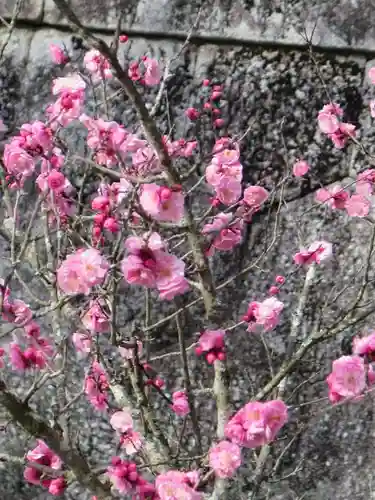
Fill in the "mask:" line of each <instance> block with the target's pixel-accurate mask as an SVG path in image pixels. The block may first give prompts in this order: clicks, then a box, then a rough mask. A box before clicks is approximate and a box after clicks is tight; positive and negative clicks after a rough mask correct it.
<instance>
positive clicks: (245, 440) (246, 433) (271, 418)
mask: <svg viewBox="0 0 375 500" xmlns="http://www.w3.org/2000/svg"><path fill="white" fill-rule="evenodd" d="M287 420H288V409H287V406H286V405H285V403H284V402H283V401H281V400H278V399H276V400H272V401H268V402H266V403H260V402H251V403H248V404H247V405H245V406H244V407H243V408H241V409H240V410H239V411H238V412H237V413H236V414H235V415H234V416H233V417H232V418H231V419H230V420H229V422H228V423H227V425H226V427H225V435H226V437H227V438H228V439H230V440H231V441H232V442H233V443H235V444H238V445H239V446H243V447H245V448H257V447H258V446H263V445H265V444H267V443H270V442H272V441H274V439H275V437H276V435H277V434H278V432H279V431H280V429H281V428H282V427H283V426H284V425H285V423H286V422H287Z"/></svg>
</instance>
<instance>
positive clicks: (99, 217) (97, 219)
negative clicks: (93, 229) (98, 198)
mask: <svg viewBox="0 0 375 500" xmlns="http://www.w3.org/2000/svg"><path fill="white" fill-rule="evenodd" d="M106 218H107V216H106V214H103V213H102V214H95V215H94V223H95V225H97V226H102V225H103V224H104V221H105V220H106Z"/></svg>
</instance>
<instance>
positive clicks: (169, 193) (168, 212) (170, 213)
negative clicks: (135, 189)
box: [139, 184, 184, 222]
mask: <svg viewBox="0 0 375 500" xmlns="http://www.w3.org/2000/svg"><path fill="white" fill-rule="evenodd" d="M139 202H140V204H141V207H142V208H143V210H144V211H145V212H146V213H147V214H149V215H150V216H151V217H153V218H154V219H155V220H159V221H169V222H180V221H181V219H182V217H183V215H184V195H183V194H182V192H181V191H179V190H173V189H170V188H168V187H166V186H158V185H157V184H144V185H143V187H142V192H141V195H140V197H139Z"/></svg>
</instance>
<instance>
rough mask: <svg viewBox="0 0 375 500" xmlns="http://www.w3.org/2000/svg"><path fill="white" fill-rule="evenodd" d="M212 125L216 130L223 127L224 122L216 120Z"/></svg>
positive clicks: (219, 119)
mask: <svg viewBox="0 0 375 500" xmlns="http://www.w3.org/2000/svg"><path fill="white" fill-rule="evenodd" d="M214 125H215V127H216V128H221V127H222V126H223V125H224V120H223V119H222V118H217V119H216V120H215V121H214Z"/></svg>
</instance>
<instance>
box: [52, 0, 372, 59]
mask: <svg viewBox="0 0 375 500" xmlns="http://www.w3.org/2000/svg"><path fill="white" fill-rule="evenodd" d="M70 5H71V6H72V7H73V9H74V12H75V13H76V14H77V15H79V16H80V17H81V18H82V19H83V21H84V22H85V24H86V25H87V26H90V27H94V28H97V29H104V30H108V29H114V28H115V27H116V24H117V19H118V17H119V15H120V14H121V15H122V16H123V26H124V29H125V30H126V29H127V28H128V29H129V28H130V29H135V30H141V31H145V32H155V31H156V32H160V33H165V34H168V33H169V34H171V33H173V32H184V31H185V32H187V31H189V30H190V28H191V26H192V25H193V24H194V21H195V19H196V16H197V13H198V11H199V8H200V7H201V8H202V15H201V22H200V24H199V27H198V30H197V33H199V34H201V35H207V36H223V37H229V38H236V39H239V40H243V41H261V42H262V41H263V42H277V43H286V44H288V43H289V44H297V45H303V44H305V40H304V35H305V33H307V35H308V37H311V35H312V33H314V37H313V43H315V44H317V45H319V46H325V47H341V48H343V47H354V48H366V49H369V50H373V48H374V41H375V34H374V29H373V25H374V5H373V2H372V0H335V1H328V0H315V1H313V2H311V1H309V0H293V1H292V0H289V1H285V2H284V1H281V0H267V1H264V0H250V1H248V0H204V1H202V0H193V1H190V2H181V1H180V0H158V1H156V2H155V1H152V0H130V1H127V0H107V1H106V2H105V3H104V2H102V1H101V0H84V1H82V0H70ZM43 12H44V16H43V20H44V21H45V22H47V23H65V22H66V21H64V20H63V19H62V18H61V15H60V13H59V12H58V10H57V8H56V7H55V5H54V3H53V0H44V10H43Z"/></svg>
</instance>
